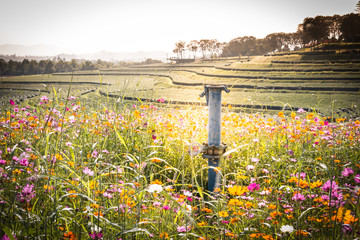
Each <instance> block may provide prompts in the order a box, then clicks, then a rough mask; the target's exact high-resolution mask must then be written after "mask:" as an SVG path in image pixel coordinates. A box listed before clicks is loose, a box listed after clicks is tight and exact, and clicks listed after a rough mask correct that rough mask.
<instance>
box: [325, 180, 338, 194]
mask: <svg viewBox="0 0 360 240" xmlns="http://www.w3.org/2000/svg"><path fill="white" fill-rule="evenodd" d="M330 187H331V189H332V191H335V190H337V189H338V188H339V186H338V185H337V184H336V182H335V181H331V183H330V180H328V181H327V182H326V183H324V185H323V186H322V188H321V189H322V190H323V191H325V192H328V191H329V190H330Z"/></svg>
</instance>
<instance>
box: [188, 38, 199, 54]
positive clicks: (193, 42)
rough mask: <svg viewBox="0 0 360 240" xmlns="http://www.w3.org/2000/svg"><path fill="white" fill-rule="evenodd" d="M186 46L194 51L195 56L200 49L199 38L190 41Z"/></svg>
mask: <svg viewBox="0 0 360 240" xmlns="http://www.w3.org/2000/svg"><path fill="white" fill-rule="evenodd" d="M186 48H187V49H188V50H189V51H190V52H193V54H194V58H195V56H196V52H197V50H198V49H199V41H197V40H191V41H190V43H189V44H188V45H186Z"/></svg>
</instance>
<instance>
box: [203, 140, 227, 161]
mask: <svg viewBox="0 0 360 240" xmlns="http://www.w3.org/2000/svg"><path fill="white" fill-rule="evenodd" d="M226 148H227V145H226V144H225V143H223V144H220V146H214V145H211V146H209V145H208V144H207V143H203V148H202V153H203V155H202V157H203V158H208V159H220V157H221V156H222V155H223V154H224V153H225V152H226Z"/></svg>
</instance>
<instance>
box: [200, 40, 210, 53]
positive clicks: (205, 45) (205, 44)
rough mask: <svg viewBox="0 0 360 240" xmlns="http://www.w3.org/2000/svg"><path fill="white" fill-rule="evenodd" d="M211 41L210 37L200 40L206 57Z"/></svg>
mask: <svg viewBox="0 0 360 240" xmlns="http://www.w3.org/2000/svg"><path fill="white" fill-rule="evenodd" d="M209 42H210V40H209V39H201V40H200V42H199V47H200V49H201V52H202V55H203V58H205V57H206V52H207V51H208V49H209Z"/></svg>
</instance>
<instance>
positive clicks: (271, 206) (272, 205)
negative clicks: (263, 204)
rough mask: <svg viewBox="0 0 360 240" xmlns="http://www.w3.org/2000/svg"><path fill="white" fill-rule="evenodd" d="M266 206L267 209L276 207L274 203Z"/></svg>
mask: <svg viewBox="0 0 360 240" xmlns="http://www.w3.org/2000/svg"><path fill="white" fill-rule="evenodd" d="M267 208H268V209H276V205H274V204H272V203H270V204H269V206H268V207H267Z"/></svg>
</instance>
